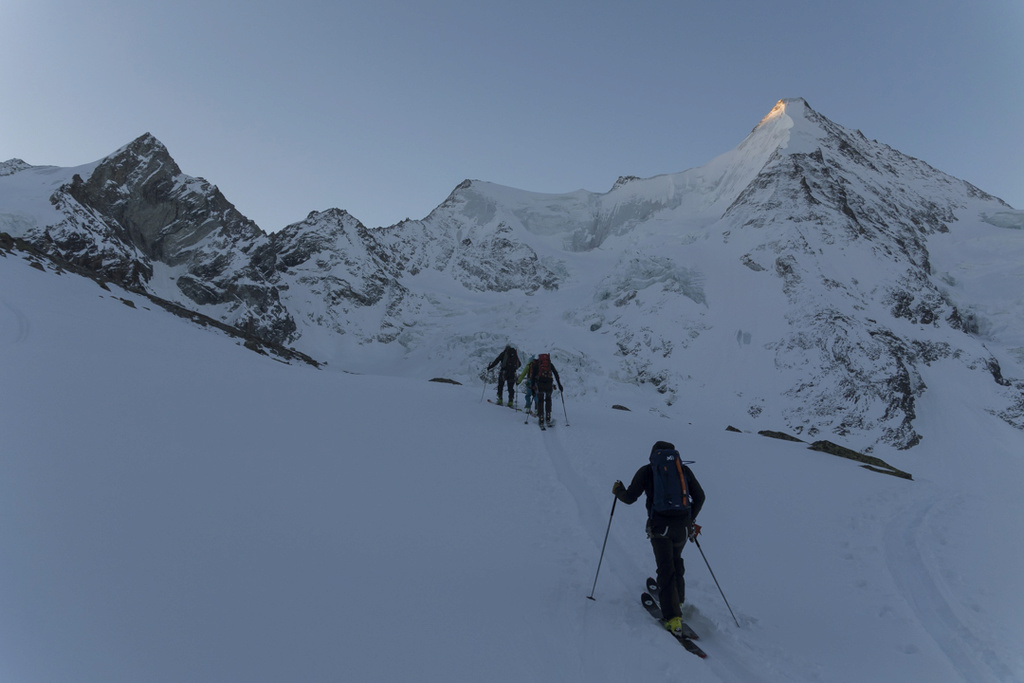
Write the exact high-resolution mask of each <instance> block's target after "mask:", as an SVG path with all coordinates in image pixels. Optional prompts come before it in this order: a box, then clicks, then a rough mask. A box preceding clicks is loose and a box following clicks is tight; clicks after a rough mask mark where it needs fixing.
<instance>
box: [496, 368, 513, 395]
mask: <svg viewBox="0 0 1024 683" xmlns="http://www.w3.org/2000/svg"><path fill="white" fill-rule="evenodd" d="M506 385H507V386H508V402H509V403H512V402H513V399H515V397H516V388H515V387H516V372H515V370H513V371H512V372H509V373H505V374H501V373H500V372H499V373H498V400H499V401H500V400H501V395H502V389H504V388H505V386H506Z"/></svg>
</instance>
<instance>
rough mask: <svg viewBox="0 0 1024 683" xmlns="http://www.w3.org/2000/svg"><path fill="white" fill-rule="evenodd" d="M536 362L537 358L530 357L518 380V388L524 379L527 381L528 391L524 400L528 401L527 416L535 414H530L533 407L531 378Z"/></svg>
mask: <svg viewBox="0 0 1024 683" xmlns="http://www.w3.org/2000/svg"><path fill="white" fill-rule="evenodd" d="M536 362H537V356H530V360H528V361H526V365H524V366H523V369H522V370H521V371H520V373H519V377H517V378H516V386H519V385H520V384H522V383H523V380H524V379H525V380H526V391H525V393H524V395H523V398H525V399H526V414H527V415H532V414H533V413H532V412H530V406H532V405H533V378H532V377H531V374H532V372H533V364H534V363H536Z"/></svg>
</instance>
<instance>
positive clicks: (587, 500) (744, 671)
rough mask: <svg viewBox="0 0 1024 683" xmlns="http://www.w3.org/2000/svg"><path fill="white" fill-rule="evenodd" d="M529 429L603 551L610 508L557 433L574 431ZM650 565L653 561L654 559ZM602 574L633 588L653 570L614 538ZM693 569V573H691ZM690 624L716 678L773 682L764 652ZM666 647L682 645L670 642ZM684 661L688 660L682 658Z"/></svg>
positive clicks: (641, 616)
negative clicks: (600, 500)
mask: <svg viewBox="0 0 1024 683" xmlns="http://www.w3.org/2000/svg"><path fill="white" fill-rule="evenodd" d="M530 426H532V427H533V428H534V429H536V430H537V432H538V435H539V436H540V437H541V439H540V440H541V441H543V448H544V451H545V452H546V453H547V456H548V458H549V459H550V461H551V465H552V467H553V469H554V471H555V475H556V476H557V478H558V481H559V482H560V483H561V484H562V486H563V487H565V489H566V491H567V492H568V493H569V495H571V496H572V498H573V500H574V501H575V503H576V507H577V509H578V510H579V514H580V518H581V519H582V520H590V522H589V526H590V534H591V537H592V538H593V540H594V543H595V547H596V548H597V549H598V550H600V548H601V545H602V543H603V542H604V534H605V530H606V527H607V524H608V519H609V512H610V509H609V508H608V507H607V506H602V505H601V504H599V503H598V502H597V501H596V500H594V498H593V495H592V493H591V491H590V488H589V487H588V486H587V484H586V483H585V482H584V480H583V478H582V477H581V476H580V474H579V473H578V472H577V471H576V470H575V469H574V468H573V466H572V464H571V463H570V458H569V455H568V454H567V452H566V449H565V448H564V446H563V445H562V438H563V435H564V432H560V431H558V430H559V429H571V427H570V428H566V427H565V426H564V423H563V424H562V425H561V426H560V427H558V428H556V429H548V430H547V431H546V432H540V430H539V429H537V427H536V426H534V423H532V422H531V423H530ZM609 488H610V487H609ZM609 498H610V496H609ZM636 504H638V505H642V499H641V500H640V501H637V503H636ZM602 508H604V509H602ZM596 520H603V522H604V524H603V525H601V528H600V529H598V525H597V524H596ZM585 523H586V522H585ZM611 555H615V556H616V561H615V562H609V556H611ZM648 559H649V558H648ZM651 562H653V560H652V561H651ZM648 564H650V563H648ZM611 565H617V566H618V571H617V572H616V571H614V570H613V568H612V566H611ZM688 566H689V567H692V566H694V565H693V562H692V558H691V561H690V562H688ZM601 571H602V573H604V572H613V573H615V574H616V576H617V578H619V579H620V580H621V581H622V582H623V583H625V584H626V585H630V584H631V583H632V578H633V577H644V576H648V575H651V574H652V572H653V568H650V567H648V568H646V569H645V568H644V567H642V566H640V564H639V563H637V562H636V561H635V559H634V558H633V557H631V555H630V554H629V553H628V552H626V551H625V549H623V548H621V547H620V546H619V545H618V544H617V543H616V542H615V540H614V538H612V537H611V536H610V537H609V539H608V547H607V549H606V551H605V562H604V565H603V566H602V570H601ZM689 571H693V570H692V569H690V570H689ZM645 572H646V573H645ZM688 573H689V572H688ZM598 578H599V579H600V576H598ZM605 585H606V586H607V579H606V581H605ZM600 587H601V584H600V582H599V583H598V589H599V590H600ZM599 590H598V592H599ZM642 590H643V579H640V580H639V581H638V582H637V589H636V598H637V601H636V607H637V610H636V614H637V616H636V618H635V623H636V624H637V625H639V626H642V625H643V624H644V623H645V622H649V621H650V617H649V616H648V615H647V614H645V613H644V612H643V610H642V609H641V607H640V602H639V598H640V593H641V591H642ZM749 621H752V620H748V623H749ZM690 623H691V624H692V625H694V626H696V627H697V629H698V632H699V633H700V635H701V639H700V644H701V648H702V649H704V650H705V651H706V652H707V653H708V658H707V659H705V660H703V664H705V665H706V666H707V667H708V668H710V669H711V671H712V673H713V674H714V675H715V676H717V677H718V679H720V680H721V681H723V682H735V683H758V681H767V680H772V679H770V678H765V677H763V676H761V675H759V674H758V673H757V672H758V670H760V669H762V668H763V662H764V661H765V657H764V653H758V652H757V651H756V649H755V648H753V647H752V646H751V645H750V644H749V643H747V642H744V641H743V640H742V639H737V638H731V637H729V635H728V634H726V633H724V632H723V631H722V630H721V629H719V628H718V626H717V625H716V624H715V623H714V622H713V621H712V620H711V619H709V618H707V617H704V616H703V615H699V616H696V617H695V618H694V617H691V620H690ZM666 647H678V645H677V644H675V643H672V642H670V641H668V640H666ZM680 649H681V648H680ZM680 657H681V658H690V659H693V660H694V662H693V665H695V666H699V665H700V664H701V662H700V661H699V660H697V659H696V658H695V657H694V656H693V655H691V654H689V653H687V652H684V651H681V652H680ZM771 657H772V659H773V660H775V661H786V660H788V659H790V657H789V656H787V655H786V654H785V653H782V652H772V653H771ZM684 661H686V660H685V659H684ZM795 666H796V667H797V668H802V669H806V667H800V665H799V664H796V665H795ZM801 680H807V679H801Z"/></svg>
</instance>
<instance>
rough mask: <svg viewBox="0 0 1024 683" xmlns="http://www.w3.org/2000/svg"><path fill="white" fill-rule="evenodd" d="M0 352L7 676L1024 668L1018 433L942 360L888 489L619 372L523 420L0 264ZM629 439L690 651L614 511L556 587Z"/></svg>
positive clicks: (853, 467) (763, 677)
mask: <svg viewBox="0 0 1024 683" xmlns="http://www.w3.org/2000/svg"><path fill="white" fill-rule="evenodd" d="M126 304H131V305H126ZM478 329H479V327H478V326H476V325H474V327H473V330H472V331H471V330H466V334H467V335H468V334H472V333H475V330H478ZM730 348H733V347H730ZM742 348H743V347H742V345H737V346H736V347H734V348H733V351H732V352H733V353H734V354H738V353H741V352H742ZM0 349H2V352H3V355H4V360H5V362H4V363H3V364H2V365H0V387H2V388H3V390H2V393H0V433H2V434H3V438H2V442H0V443H2V446H0V472H2V476H0V520H2V523H0V547H3V548H4V561H3V562H0V680H2V681H4V682H5V683H8V682H9V683H35V682H42V681H47V682H49V681H76V682H81V683H92V682H100V681H102V682H104V683H111V682H119V681H125V682H127V681H142V680H145V681H154V682H161V681H191V682H206V681H210V682H213V681H218V682H219V681H246V682H260V681H268V682H269V681H274V682H279V681H339V680H346V681H398V680H415V681H469V680H477V681H497V682H499V683H500V682H503V681H525V680H529V681H558V682H560V683H574V682H580V683H583V682H587V683H593V682H596V681H614V682H616V683H620V682H621V681H628V680H638V681H645V682H653V681H679V680H687V681H694V682H701V681H716V682H717V681H729V682H740V681H743V682H747V681H762V682H765V683H775V682H782V681H836V682H843V681H850V682H853V681H857V682H861V681H972V682H975V681H1019V680H1024V653H1022V650H1021V647H1020V643H1022V642H1024V578H1022V576H1021V573H1020V567H1021V566H1024V550H1022V549H1021V547H1022V544H1021V543H1020V538H1021V536H1022V526H1024V522H1022V520H1024V501H1022V497H1021V496H1020V495H1019V490H1018V489H1019V482H1020V481H1021V480H1022V475H1024V462H1022V460H1021V455H1020V454H1021V453H1022V452H1024V448H1022V446H1024V443H1022V441H1024V436H1022V434H1021V433H1020V432H1019V431H1016V430H1014V429H1012V428H1011V427H1009V426H1008V425H1006V424H1005V423H1004V422H1002V421H1000V420H998V419H996V418H994V417H992V416H991V415H989V414H987V413H985V412H984V411H983V410H981V409H980V408H978V407H975V406H976V402H975V401H974V398H975V396H976V395H978V396H981V395H984V392H986V391H987V388H986V387H985V386H982V385H981V382H982V381H983V380H979V379H978V378H977V373H970V372H967V371H966V370H964V369H963V368H962V366H960V365H958V364H955V363H953V362H951V361H950V362H946V361H943V362H939V363H936V364H933V365H931V366H928V368H927V369H926V372H928V373H931V374H930V375H929V376H928V377H925V380H926V381H927V382H928V384H929V386H935V387H939V388H941V389H942V390H937V391H932V392H928V394H926V395H925V397H924V398H923V401H933V402H939V401H941V402H942V403H941V404H936V405H928V406H927V408H928V410H926V411H924V410H923V411H922V413H924V414H926V415H934V416H937V417H936V418H935V419H929V420H928V421H927V422H926V423H924V424H921V425H920V429H921V430H922V432H923V433H924V434H925V435H926V436H927V438H926V439H925V440H924V441H923V443H922V445H921V446H919V447H918V448H915V449H912V450H910V451H887V450H885V448H884V447H880V448H878V449H876V450H875V452H874V455H876V456H878V457H881V458H883V459H885V460H887V461H888V462H889V463H890V464H892V465H894V466H896V467H899V468H901V469H903V470H907V471H909V472H911V473H912V474H913V475H914V481H906V480H903V479H898V478H895V477H890V476H886V475H883V474H878V473H874V472H870V471H868V470H866V469H863V468H861V467H859V466H858V465H857V464H856V463H854V462H852V461H849V460H843V459H839V458H835V457H832V456H828V455H825V454H822V453H817V452H812V451H809V450H807V448H806V447H805V445H803V444H799V443H792V442H786V441H779V440H774V439H768V438H765V437H762V436H758V435H756V434H749V433H733V432H728V431H726V429H725V428H726V426H727V425H728V424H729V422H730V419H731V416H730V415H727V414H722V413H720V412H718V411H717V410H716V409H715V408H714V406H710V405H708V406H703V405H701V404H700V403H697V402H694V403H693V405H690V406H688V410H687V413H686V416H685V417H683V418H680V417H674V418H665V417H661V416H659V414H658V413H657V412H652V411H650V410H647V409H646V406H644V405H642V404H641V403H636V402H637V401H642V400H643V395H642V394H640V393H615V392H630V391H631V389H630V388H629V387H626V386H623V385H612V384H607V385H604V386H602V391H599V392H590V393H586V394H583V395H579V396H570V397H569V398H567V400H566V401H565V403H564V404H563V403H562V402H561V401H560V400H559V399H558V398H557V396H556V409H555V414H556V416H557V417H558V418H560V421H561V422H562V424H560V425H559V426H557V427H556V428H555V429H554V430H551V431H548V432H546V433H542V432H540V431H539V430H538V429H537V428H536V427H535V426H533V425H524V423H523V418H522V414H521V413H516V412H513V411H511V410H509V409H507V408H498V407H496V406H494V405H491V404H488V403H486V402H484V401H483V400H482V399H483V397H484V396H490V395H491V393H492V391H493V389H492V388H490V387H484V386H482V385H477V386H472V385H462V386H456V385H451V384H443V383H431V382H428V381H427V380H428V379H430V375H429V374H422V375H419V374H417V373H416V372H415V369H413V370H410V371H409V372H407V373H406V375H405V376H401V377H394V376H384V375H369V374H367V375H355V374H349V373H344V372H340V371H338V370H337V369H331V368H330V367H328V368H327V369H324V370H315V369H312V368H311V367H308V366H299V365H296V366H288V365H285V364H283V363H281V362H278V361H276V360H273V359H270V358H267V357H265V356H261V355H257V354H254V353H252V352H250V351H248V350H246V349H244V348H242V347H241V346H239V344H238V342H237V341H236V340H234V339H230V338H228V337H226V336H224V335H223V334H222V333H220V332H218V331H216V330H213V329H211V328H202V327H197V326H194V325H192V324H190V323H187V322H185V321H183V320H181V319H178V318H175V317H173V316H170V315H168V314H167V313H166V312H164V311H163V310H161V309H159V308H156V307H155V306H153V305H152V304H151V303H150V302H148V300H146V299H144V298H142V297H139V296H137V295H134V294H129V293H125V292H123V291H120V290H117V289H114V288H112V289H111V290H110V291H107V290H104V289H102V288H100V287H99V286H97V285H96V284H95V283H94V282H92V281H90V280H84V279H81V278H78V277H76V276H73V275H62V276H57V275H55V274H53V273H51V272H42V271H41V270H40V269H38V268H33V267H31V266H30V265H29V264H28V263H27V262H26V261H24V260H23V259H22V258H20V257H19V256H17V255H14V254H8V255H5V256H3V257H2V258H0ZM494 351H495V353H497V351H498V349H497V348H496V349H495V350H494ZM728 352H729V348H723V349H722V350H721V353H723V354H726V353H728ZM559 360H560V359H559V357H558V355H557V353H556V355H555V362H556V363H558V362H559ZM751 381H754V382H756V381H758V378H757V377H752V378H751ZM613 386H614V387H615V389H614V391H613V390H612V387H613ZM954 387H955V388H956V390H955V391H954V390H952V389H953V388H954ZM616 403H621V404H625V405H627V406H630V407H632V408H634V410H633V411H632V412H624V411H618V410H612V409H611V408H610V406H611V405H612V404H616ZM566 418H568V424H565V422H566ZM658 439H665V440H669V441H673V442H674V443H676V444H677V446H679V447H680V449H681V450H682V451H683V452H684V453H685V454H686V455H687V456H688V457H690V458H692V459H693V460H695V461H696V464H695V465H693V469H694V471H695V473H696V474H697V476H698V478H699V479H700V481H701V483H702V485H703V487H704V488H705V490H706V491H707V493H708V502H707V504H706V506H705V508H704V512H703V513H702V515H701V519H700V523H701V524H702V525H703V526H704V535H703V537H702V538H703V540H702V547H703V550H704V552H705V553H706V557H707V560H708V561H709V562H710V563H711V568H712V569H713V570H714V572H715V575H716V576H717V578H718V580H719V582H720V583H721V586H722V588H723V589H724V590H725V592H726V595H727V597H728V599H729V602H730V603H731V605H732V607H733V608H734V610H735V612H736V615H737V617H738V618H739V622H740V626H739V627H737V626H736V624H734V623H733V621H732V617H731V616H730V614H729V611H728V610H727V608H726V606H725V603H724V602H723V600H722V596H721V595H720V594H719V592H718V589H717V588H716V586H715V583H714V581H713V580H712V578H711V575H710V574H709V572H708V568H707V566H705V563H704V560H703V559H702V558H701V555H700V553H698V552H697V549H696V548H695V547H687V549H686V551H685V553H684V554H685V557H686V561H687V563H688V572H687V576H688V584H687V585H688V602H689V603H690V608H689V615H690V616H689V621H690V623H691V624H692V625H693V626H694V628H695V629H696V630H697V631H699V632H700V633H701V634H702V635H703V639H702V641H701V644H702V647H703V648H704V649H705V650H707V652H708V653H709V657H708V659H707V660H705V661H701V660H698V659H697V658H695V657H693V656H691V655H689V654H687V653H686V652H685V651H683V650H682V648H680V647H679V646H678V645H676V644H675V643H674V642H673V641H672V639H671V638H670V637H669V636H668V635H667V634H665V633H663V632H661V631H660V629H659V627H658V626H657V625H656V624H655V623H653V622H652V621H651V620H650V617H648V616H647V614H646V613H645V612H644V611H643V610H642V609H641V608H640V606H639V604H638V596H639V592H640V591H641V590H642V586H643V582H644V578H645V577H646V576H647V575H649V574H651V573H652V572H653V569H654V567H653V559H652V557H651V553H650V549H649V545H648V543H647V540H646V539H645V538H644V536H643V524H644V512H643V508H642V506H641V505H640V504H636V505H634V506H631V507H626V506H624V505H618V506H617V509H616V511H615V514H614V516H613V517H612V518H611V526H610V535H609V540H608V545H607V550H606V553H605V557H604V563H603V566H602V568H601V572H600V575H599V576H598V577H597V578H598V582H597V586H596V592H595V596H594V597H595V598H596V599H595V600H593V601H591V600H587V599H586V597H587V596H588V595H589V594H590V592H591V589H592V587H593V582H594V579H595V570H596V568H597V561H598V556H599V553H600V550H601V544H602V541H603V539H604V534H605V531H606V529H607V528H608V523H609V513H610V511H611V503H612V496H611V494H610V490H611V485H612V482H614V481H615V480H616V479H623V480H628V479H629V478H630V477H631V476H632V474H633V472H634V471H635V470H636V469H637V468H638V467H639V466H640V465H642V464H643V462H644V458H645V457H646V454H647V453H648V452H649V449H650V445H651V444H652V443H653V442H654V441H656V440H658Z"/></svg>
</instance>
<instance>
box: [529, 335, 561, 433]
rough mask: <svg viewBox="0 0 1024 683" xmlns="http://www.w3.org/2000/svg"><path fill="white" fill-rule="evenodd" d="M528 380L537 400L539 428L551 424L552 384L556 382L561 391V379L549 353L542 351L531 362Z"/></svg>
mask: <svg viewBox="0 0 1024 683" xmlns="http://www.w3.org/2000/svg"><path fill="white" fill-rule="evenodd" d="M530 381H531V382H532V383H533V394H534V396H535V397H536V400H537V421H538V423H539V424H540V427H541V429H544V425H545V424H547V425H551V392H552V391H553V390H554V388H553V384H554V383H555V382H557V383H558V390H559V391H562V379H561V378H560V377H559V376H558V370H556V369H555V364H554V363H552V362H551V355H550V354H547V353H542V354H539V355H538V356H537V360H535V361H534V362H533V370H532V371H531V372H530Z"/></svg>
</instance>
